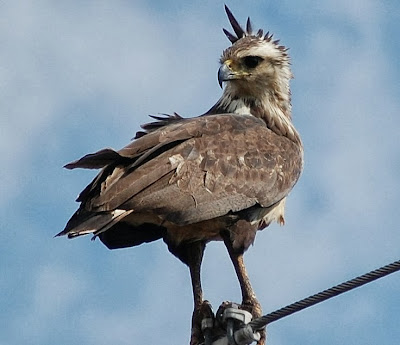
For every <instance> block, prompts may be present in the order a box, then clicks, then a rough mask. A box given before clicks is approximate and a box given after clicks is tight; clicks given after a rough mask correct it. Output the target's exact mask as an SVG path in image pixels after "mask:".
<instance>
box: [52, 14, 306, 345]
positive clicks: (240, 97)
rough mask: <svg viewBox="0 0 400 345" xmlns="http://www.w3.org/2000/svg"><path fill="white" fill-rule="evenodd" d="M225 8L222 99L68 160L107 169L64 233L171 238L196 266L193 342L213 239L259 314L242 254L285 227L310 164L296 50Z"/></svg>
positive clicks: (132, 239) (112, 244) (107, 240)
mask: <svg viewBox="0 0 400 345" xmlns="http://www.w3.org/2000/svg"><path fill="white" fill-rule="evenodd" d="M226 11H227V14H228V18H229V20H230V22H231V24H232V27H233V30H234V32H235V34H236V36H235V35H233V34H231V33H229V32H228V31H226V30H225V29H224V32H225V34H226V35H227V37H228V39H229V40H230V41H231V42H232V46H231V47H229V48H228V49H226V50H225V51H224V52H223V54H222V57H221V67H220V69H219V72H218V79H219V82H220V84H221V85H222V83H225V84H226V86H225V89H224V92H223V95H222V97H221V98H220V100H219V101H218V102H217V103H216V104H215V105H214V106H213V107H212V108H211V109H210V110H209V111H208V112H207V113H206V114H204V115H202V116H199V117H196V118H182V117H180V116H179V115H177V114H174V115H166V116H159V117H153V118H154V119H155V120H156V121H155V122H152V123H149V124H146V125H143V126H142V128H143V131H140V132H138V133H137V134H136V137H135V139H134V140H133V141H132V142H131V143H130V144H129V145H127V146H126V147H124V148H123V149H121V150H119V151H115V150H112V149H104V150H101V151H98V152H96V153H94V154H89V155H86V156H85V157H83V158H81V159H79V160H77V161H75V162H72V163H69V164H67V165H66V168H68V169H74V168H86V169H102V170H101V171H100V173H99V174H98V175H97V176H96V177H95V179H94V180H93V181H92V182H91V183H90V184H89V185H88V186H87V187H86V188H85V189H84V190H83V191H82V192H81V194H80V195H79V197H78V199H77V201H79V202H80V203H81V204H80V207H79V209H78V210H77V211H76V212H75V214H74V215H73V216H72V218H71V219H70V220H69V221H68V224H67V225H66V227H65V229H64V230H63V231H62V232H61V233H60V234H59V235H68V237H76V236H80V235H84V234H89V233H92V234H93V235H94V237H99V239H100V240H101V241H102V242H103V243H104V244H105V245H106V246H107V247H108V248H110V249H115V248H122V247H130V246H136V245H139V244H142V243H144V242H151V241H154V240H158V239H161V238H162V239H163V240H164V242H165V243H166V244H167V245H168V248H169V250H170V251H171V253H173V254H174V255H175V256H177V257H178V258H179V259H180V260H181V261H183V262H184V263H185V264H187V265H188V266H189V269H190V273H191V279H192V286H193V294H194V304H195V310H194V313H193V323H192V326H193V327H192V338H191V344H193V345H194V344H197V343H199V342H200V341H201V340H202V337H203V335H202V332H201V327H200V323H201V318H202V315H203V314H204V308H205V305H206V304H205V302H203V297H202V290H201V282H200V265H201V260H202V256H203V251H204V248H205V246H206V243H207V242H209V241H212V240H223V241H224V243H225V245H226V247H227V249H228V252H229V255H230V257H231V259H232V262H233V264H234V267H235V270H236V273H237V275H238V279H239V282H240V286H241V290H242V298H243V301H242V305H243V307H244V308H247V309H249V310H250V311H251V312H252V313H253V314H254V315H255V316H258V315H260V313H261V308H260V305H259V303H258V301H257V300H256V297H255V294H254V292H253V290H252V288H251V285H250V281H249V279H248V277H247V273H246V271H245V267H244V263H243V253H244V251H245V250H247V249H248V247H249V246H250V245H251V244H252V243H253V242H254V239H255V235H256V231H257V230H261V229H263V228H265V227H266V226H268V225H269V224H270V223H271V222H272V221H277V222H279V223H281V224H283V222H284V205H285V200H286V196H287V195H288V193H289V192H290V190H291V189H292V188H293V186H294V184H295V183H296V182H297V180H298V178H299V176H300V173H301V170H302V165H303V149H302V144H301V141H300V137H299V135H298V133H297V131H296V130H295V128H294V127H293V125H292V122H291V104H290V88H289V81H290V79H291V77H292V75H291V72H290V68H289V65H290V63H289V58H288V54H287V49H286V48H285V47H283V46H280V45H279V43H278V41H273V40H272V35H270V34H269V33H267V34H266V35H264V34H263V31H262V30H259V31H258V32H257V33H256V34H253V33H252V27H251V23H250V20H248V21H247V25H246V31H245V30H243V29H242V28H241V26H240V25H239V24H238V22H237V21H236V19H235V18H234V17H233V15H232V13H231V12H230V11H229V9H228V8H226ZM206 309H207V308H206ZM263 341H264V340H263V339H262V340H261V341H260V342H259V344H262V343H263Z"/></svg>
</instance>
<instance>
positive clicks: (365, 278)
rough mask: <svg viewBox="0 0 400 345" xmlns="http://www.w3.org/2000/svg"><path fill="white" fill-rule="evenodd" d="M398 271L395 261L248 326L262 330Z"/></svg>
mask: <svg viewBox="0 0 400 345" xmlns="http://www.w3.org/2000/svg"><path fill="white" fill-rule="evenodd" d="M399 270H400V260H399V261H395V262H393V263H391V264H389V265H386V266H383V267H381V268H378V269H376V270H374V271H371V272H369V273H366V274H363V275H361V276H359V277H357V278H354V279H351V280H348V281H347V282H344V283H342V284H339V285H336V286H334V287H331V288H330V289H327V290H324V291H322V292H320V293H317V294H315V295H312V296H309V297H307V298H304V299H302V300H301V301H298V302H296V303H292V304H290V305H288V306H286V307H283V308H281V309H278V310H276V311H274V312H272V313H270V314H267V315H264V316H261V317H259V318H257V319H254V320H253V321H251V322H250V323H249V325H250V326H251V328H252V329H253V330H254V331H256V330H259V329H262V328H263V327H264V326H266V325H268V324H270V323H271V322H274V321H277V320H279V319H282V318H283V317H285V316H288V315H291V314H293V313H296V312H298V311H300V310H303V309H305V308H308V307H311V306H313V305H315V304H317V303H320V302H323V301H325V300H327V299H329V298H332V297H335V296H337V295H340V294H342V293H344V292H347V291H350V290H352V289H355V288H357V287H359V286H362V285H364V284H367V283H370V282H372V281H374V280H376V279H379V278H382V277H384V276H386V275H388V274H391V273H394V272H396V271H399Z"/></svg>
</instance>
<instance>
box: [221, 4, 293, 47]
mask: <svg viewBox="0 0 400 345" xmlns="http://www.w3.org/2000/svg"><path fill="white" fill-rule="evenodd" d="M225 12H226V14H227V16H228V19H229V22H230V24H231V26H232V29H233V31H234V32H235V34H236V35H234V34H232V33H231V32H229V31H228V30H226V29H223V31H224V34H225V35H226V37H227V38H228V39H229V41H231V43H232V44H234V43H235V42H237V41H239V40H240V39H241V38H243V37H246V36H253V37H256V38H260V39H263V40H265V41H267V42H272V43H273V44H274V45H275V46H276V47H277V48H278V49H279V50H281V51H282V52H285V51H286V50H287V49H286V48H285V47H284V46H280V45H279V40H275V41H272V37H273V35H272V34H270V33H269V31H268V32H267V33H266V34H265V35H264V30H263V29H259V30H258V31H257V33H255V34H253V26H252V24H251V20H250V17H248V18H247V22H246V31H245V30H243V28H242V27H241V26H240V24H239V22H238V21H237V20H236V18H235V17H234V16H233V14H232V12H231V10H230V9H229V8H228V6H226V5H225Z"/></svg>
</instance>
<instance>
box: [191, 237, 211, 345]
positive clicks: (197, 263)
mask: <svg viewBox="0 0 400 345" xmlns="http://www.w3.org/2000/svg"><path fill="white" fill-rule="evenodd" d="M204 248H205V243H204V242H193V243H191V244H190V245H188V247H187V265H188V266H189V270H190V278H191V280H192V289H193V302H194V310H193V316H192V332H191V338H190V345H198V344H200V343H201V342H203V340H204V336H203V332H202V329H201V322H202V320H203V319H204V318H213V317H214V314H213V312H212V309H211V305H210V304H209V302H208V301H203V291H202V288H201V280H200V268H201V262H202V259H203V253H204Z"/></svg>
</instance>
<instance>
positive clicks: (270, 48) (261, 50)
mask: <svg viewBox="0 0 400 345" xmlns="http://www.w3.org/2000/svg"><path fill="white" fill-rule="evenodd" d="M225 10H226V13H227V15H228V18H229V21H230V23H231V25H232V28H233V30H234V32H235V34H236V35H234V34H232V33H230V32H229V31H227V30H226V29H224V33H225V35H226V36H227V37H228V39H229V40H230V41H231V43H232V45H231V46H230V47H229V48H227V49H225V50H224V52H223V53H222V56H221V59H220V63H221V66H220V68H219V71H218V82H219V84H220V86H221V87H222V85H223V83H225V84H226V87H225V93H229V95H230V96H231V97H232V98H242V97H251V98H255V99H261V98H263V97H265V96H268V95H270V96H271V95H272V96H278V97H281V96H283V97H284V98H287V99H288V100H289V101H290V89H289V81H290V79H291V78H292V73H291V71H290V60H289V56H288V54H287V48H285V47H284V46H282V45H280V44H279V40H273V36H272V34H270V33H269V32H267V33H266V34H265V35H264V32H263V30H262V29H260V30H258V31H257V32H256V33H253V29H252V25H251V22H250V18H248V20H247V24H246V30H243V28H242V27H241V26H240V24H239V23H238V22H237V20H236V19H235V17H234V16H233V15H232V13H231V11H230V10H229V8H228V7H227V6H225Z"/></svg>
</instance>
